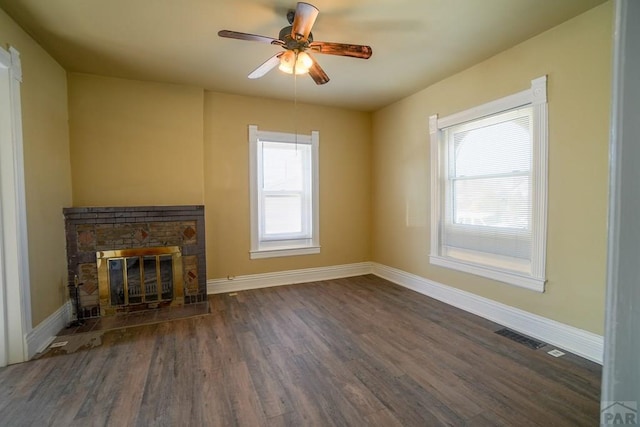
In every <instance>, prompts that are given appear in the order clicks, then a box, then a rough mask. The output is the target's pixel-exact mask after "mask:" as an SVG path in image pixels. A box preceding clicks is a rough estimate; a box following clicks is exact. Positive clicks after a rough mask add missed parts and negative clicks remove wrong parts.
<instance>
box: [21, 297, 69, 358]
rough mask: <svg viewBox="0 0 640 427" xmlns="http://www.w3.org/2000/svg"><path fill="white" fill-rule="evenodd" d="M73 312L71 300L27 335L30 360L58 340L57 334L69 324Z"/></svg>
mask: <svg viewBox="0 0 640 427" xmlns="http://www.w3.org/2000/svg"><path fill="white" fill-rule="evenodd" d="M71 312H72V309H71V300H69V301H67V302H66V303H65V304H64V305H63V306H62V307H60V308H59V309H57V310H56V311H55V312H54V313H53V314H52V315H50V316H49V317H47V318H46V319H44V321H42V322H41V323H40V324H38V326H36V327H35V328H33V329H32V330H31V332H29V333H28V334H27V337H26V341H27V358H28V359H31V358H32V357H33V356H34V355H35V354H36V353H39V352H41V351H43V350H44V349H46V348H47V346H48V345H49V344H51V342H52V341H53V340H54V339H55V338H56V334H57V333H58V332H60V330H62V329H63V328H65V327H66V326H67V324H68V323H69V319H70V318H71ZM28 359H27V360H28Z"/></svg>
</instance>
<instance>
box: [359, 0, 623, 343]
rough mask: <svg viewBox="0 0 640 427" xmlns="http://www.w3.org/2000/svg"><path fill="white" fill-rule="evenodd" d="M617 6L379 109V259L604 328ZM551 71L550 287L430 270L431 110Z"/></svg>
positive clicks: (490, 95)
mask: <svg viewBox="0 0 640 427" xmlns="http://www.w3.org/2000/svg"><path fill="white" fill-rule="evenodd" d="M611 24H612V4H611V3H610V2H609V3H606V4H604V5H602V6H600V7H598V8H596V9H593V10H591V11H589V12H587V13H585V14H583V15H581V16H579V17H577V18H575V19H573V20H571V21H568V22H566V23H564V24H562V25H560V26H558V27H556V28H554V29H552V30H550V31H548V32H546V33H543V34H542V35H539V36H537V37H535V38H533V39H530V40H528V41H526V42H525V43H522V44H520V45H518V46H516V47H514V48H512V49H510V50H507V51H505V52H503V53H501V54H499V55H496V56H495V57H493V58H490V59H489V60H487V61H484V62H482V63H480V64H478V65H476V66H474V67H472V68H470V69H468V70H466V71H463V72H461V73H459V74H456V75H454V76H451V77H449V78H447V79H445V80H443V81H441V82H439V83H437V84H435V85H433V86H430V87H428V88H427V89H425V90H423V91H421V92H418V93H416V94H414V95H413V96H410V97H408V98H406V99H404V100H402V101H400V102H398V103H396V104H393V105H391V106H389V107H387V108H384V109H382V110H380V111H378V112H376V113H375V114H374V121H373V129H374V130H373V135H374V137H373V172H372V173H373V177H374V179H373V209H372V210H373V233H372V235H373V242H372V245H373V249H372V251H373V260H374V261H376V262H379V263H381V264H385V265H388V266H392V267H395V268H399V269H401V270H405V271H408V272H411V273H414V274H417V275H420V276H422V277H425V278H428V279H431V280H434V281H437V282H439V283H443V284H446V285H449V286H453V287H456V288H460V289H463V290H465V291H469V292H473V293H475V294H478V295H481V296H484V297H487V298H490V299H493V300H496V301H499V302H502V303H505V304H508V305H511V306H514V307H518V308H521V309H524V310H526V311H529V312H532V313H536V314H539V315H541V316H544V317H547V318H550V319H554V320H557V321H560V322H563V323H566V324H569V325H573V326H576V327H578V328H582V329H585V330H588V331H592V332H594V333H598V334H602V333H603V319H604V292H605V271H606V269H605V262H606V220H607V185H608V182H607V181H608V172H607V158H608V128H609V127H608V126H609V98H610V81H611V71H610V66H611V36H612V28H611ZM544 74H547V75H548V99H549V132H550V134H549V137H550V142H549V200H548V201H549V215H548V242H547V278H548V283H547V286H546V292H545V293H536V292H533V291H528V290H523V289H518V288H516V287H513V286H510V285H506V284H502V283H499V282H494V281H491V280H488V279H483V278H480V277H477V276H473V275H469V274H464V273H458V272H455V271H453V270H448V269H446V268H439V267H435V266H431V265H430V264H429V262H428V253H429V238H430V237H429V235H430V233H429V220H430V211H429V193H430V190H429V173H430V172H429V169H430V168H429V139H428V123H427V121H428V120H427V118H428V117H429V116H430V115H432V114H439V115H440V116H446V115H448V114H451V113H454V112H457V111H460V110H464V109H467V108H470V107H472V106H474V105H478V104H481V103H484V102H487V101H491V100H493V99H497V98H500V97H502V96H505V95H508V94H510V93H514V92H517V91H520V90H524V89H527V88H528V87H529V86H530V81H531V80H532V79H533V78H536V77H539V76H541V75H544Z"/></svg>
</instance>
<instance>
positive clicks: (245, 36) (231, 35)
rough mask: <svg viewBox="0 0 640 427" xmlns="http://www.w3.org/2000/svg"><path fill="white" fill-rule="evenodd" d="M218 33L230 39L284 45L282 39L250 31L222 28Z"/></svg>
mask: <svg viewBox="0 0 640 427" xmlns="http://www.w3.org/2000/svg"><path fill="white" fill-rule="evenodd" d="M218 35H219V36H220V37H226V38H229V39H238V40H248V41H254V42H261V43H269V44H277V45H282V41H281V40H278V39H274V38H272V37H267V36H257V35H255V34H248V33H239V32H237V31H230V30H220V31H218Z"/></svg>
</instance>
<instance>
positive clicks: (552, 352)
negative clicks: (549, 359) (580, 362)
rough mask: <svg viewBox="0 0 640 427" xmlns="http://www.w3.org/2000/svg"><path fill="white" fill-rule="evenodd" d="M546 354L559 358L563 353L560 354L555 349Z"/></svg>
mask: <svg viewBox="0 0 640 427" xmlns="http://www.w3.org/2000/svg"><path fill="white" fill-rule="evenodd" d="M547 353H549V354H550V355H552V356H553V357H560V356H564V353H563V352H561V351H560V350H558V349H557V348H554V349H553V350H551V351H547Z"/></svg>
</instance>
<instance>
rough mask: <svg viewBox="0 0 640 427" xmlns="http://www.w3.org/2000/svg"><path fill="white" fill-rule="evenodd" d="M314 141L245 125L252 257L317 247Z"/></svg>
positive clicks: (314, 137) (313, 136) (310, 250)
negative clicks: (249, 185)
mask: <svg viewBox="0 0 640 427" xmlns="http://www.w3.org/2000/svg"><path fill="white" fill-rule="evenodd" d="M318 143H319V134H318V132H316V131H314V132H311V135H296V134H290V133H280V132H267V131H261V130H258V128H257V126H249V145H250V162H251V168H250V170H251V172H250V173H251V177H250V179H251V258H252V259H255V258H269V257H277V256H289V255H305V254H314V253H319V252H320V244H319V220H318V211H319V210H318Z"/></svg>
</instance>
